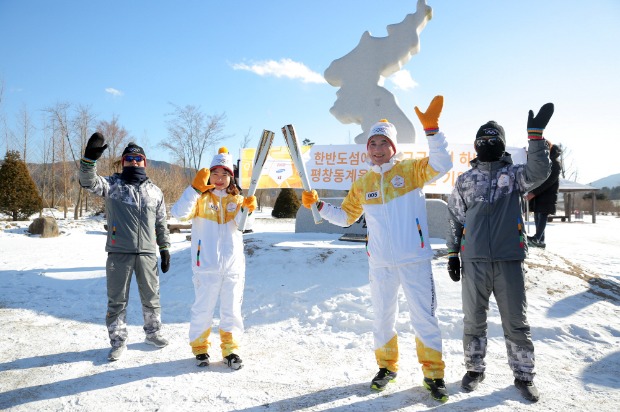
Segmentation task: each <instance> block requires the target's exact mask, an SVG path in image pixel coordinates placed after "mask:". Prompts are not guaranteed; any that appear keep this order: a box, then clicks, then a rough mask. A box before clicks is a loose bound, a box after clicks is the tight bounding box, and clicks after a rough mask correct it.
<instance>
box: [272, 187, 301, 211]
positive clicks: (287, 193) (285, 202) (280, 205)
mask: <svg viewBox="0 0 620 412" xmlns="http://www.w3.org/2000/svg"><path fill="white" fill-rule="evenodd" d="M300 205H301V202H300V201H299V199H298V198H297V195H296V194H295V190H293V189H290V188H285V189H282V190H280V193H279V194H278V197H277V198H276V203H275V204H274V205H273V210H272V211H271V216H273V217H276V218H283V219H284V218H294V217H295V216H297V210H298V209H299V206H300Z"/></svg>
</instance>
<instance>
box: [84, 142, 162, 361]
mask: <svg viewBox="0 0 620 412" xmlns="http://www.w3.org/2000/svg"><path fill="white" fill-rule="evenodd" d="M107 147H108V145H107V144H105V139H104V138H103V135H101V133H94V134H93V135H92V136H91V137H90V139H89V140H88V143H87V145H86V149H85V150H84V157H82V160H81V162H80V175H79V177H80V185H81V186H82V187H83V188H85V189H86V190H88V191H89V192H91V193H93V194H95V195H98V196H102V197H104V198H105V211H106V218H107V223H108V236H107V241H106V247H105V250H106V252H108V259H107V262H106V277H107V290H108V312H107V316H106V325H107V327H108V334H109V337H110V343H111V345H112V349H111V350H110V353H109V355H108V360H110V361H115V360H118V359H119V358H120V356H121V355H122V354H123V352H124V351H125V349H126V347H127V346H126V341H127V324H126V322H125V316H126V310H127V302H128V299H129V285H130V283H131V276H132V274H133V273H134V272H135V274H136V282H137V284H138V289H139V291H140V299H141V301H142V314H143V316H144V332H145V334H146V339H145V342H146V343H148V344H151V345H154V346H157V347H164V346H166V345H167V344H168V341H167V340H166V339H165V338H164V337H163V336H162V335H161V333H160V329H161V306H160V301H159V273H158V269H157V254H156V252H157V248H158V247H159V253H160V255H161V270H162V272H164V273H166V272H167V271H168V269H169V268H170V253H169V251H168V249H169V247H170V234H169V231H168V225H167V224H166V205H165V202H164V195H163V193H162V191H161V190H160V189H159V188H158V187H157V186H156V185H155V184H154V183H153V182H151V180H150V179H149V178H148V177H147V176H146V155H145V153H144V150H143V149H142V148H141V147H140V146H138V145H136V144H135V143H129V145H128V146H127V147H126V148H125V150H124V151H123V158H122V162H123V172H122V173H115V174H113V175H112V176H107V177H101V176H98V175H97V166H96V162H97V160H98V159H99V158H100V157H101V155H102V154H103V151H104V150H105V149H106V148H107Z"/></svg>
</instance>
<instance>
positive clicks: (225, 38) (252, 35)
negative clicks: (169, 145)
mask: <svg viewBox="0 0 620 412" xmlns="http://www.w3.org/2000/svg"><path fill="white" fill-rule="evenodd" d="M427 4H428V5H430V6H431V7H432V8H433V18H432V20H431V21H430V22H429V23H428V24H427V26H426V28H425V29H424V30H423V31H422V33H421V34H420V52H419V53H418V54H417V55H415V56H413V58H412V59H411V60H410V61H409V62H408V63H407V64H406V65H404V66H403V71H401V72H399V73H398V74H397V75H394V76H392V77H390V78H388V79H387V80H386V82H385V85H386V87H387V88H388V89H389V90H390V91H391V92H392V93H394V94H395V95H396V97H397V99H398V101H399V104H400V106H401V108H402V109H403V110H404V111H405V112H406V113H407V114H408V115H409V117H410V119H411V120H412V122H413V124H414V126H415V127H416V130H417V131H418V141H420V136H421V135H422V133H420V131H421V127H420V125H419V121H418V119H417V117H416V116H415V114H414V112H413V108H414V106H416V105H418V106H419V107H420V108H422V109H425V108H426V106H427V105H428V103H429V102H430V100H431V99H432V97H433V96H434V95H436V94H442V95H444V97H445V104H444V110H443V113H442V116H441V119H440V127H441V128H442V130H443V131H444V132H445V133H446V135H447V138H448V140H449V141H451V142H454V143H469V142H472V141H473V137H474V135H475V133H476V131H477V129H478V127H479V126H480V125H482V124H483V123H485V122H486V121H488V120H496V121H498V122H499V123H500V124H502V125H503V126H504V128H505V129H506V134H507V140H508V145H510V146H519V147H522V146H524V145H525V144H526V132H525V127H526V121H527V111H528V110H529V109H533V110H534V111H537V110H538V109H539V108H540V106H541V105H542V104H544V103H546V102H553V103H554V104H555V107H556V109H555V114H554V116H553V118H552V119H551V122H550V124H549V127H548V128H547V130H546V136H547V137H548V138H549V139H550V140H551V141H553V142H556V143H562V144H564V145H565V146H567V147H568V149H569V151H570V159H571V160H572V162H573V169H576V170H577V172H578V175H577V180H578V181H579V182H582V183H588V182H591V181H593V180H596V179H599V178H602V177H605V176H608V175H610V174H614V173H620V162H619V161H618V153H617V150H613V149H617V148H618V147H620V144H619V142H620V133H619V132H618V121H617V119H618V118H619V113H620V97H619V96H620V80H619V75H618V68H619V67H620V64H619V63H620V62H619V57H620V47H619V46H618V42H619V41H620V29H619V28H618V27H619V25H618V21H620V2H619V1H617V0H591V1H576V0H539V1H534V0H520V1H510V2H508V1H495V0H470V1H446V0H427ZM415 5H416V2H415V1H413V0H410V1H395V0H384V1H382V2H377V1H368V0H355V1H353V0H342V1H325V0H315V1H313V2H291V1H281V0H273V1H260V2H259V1H249V0H248V1H178V2H171V1H105V2H101V1H100V2H91V1H65V0H60V1H44V0H39V1H34V0H23V1H17V0H12V1H10V0H0V38H1V39H2V42H0V81H1V82H2V83H3V85H4V92H3V96H2V102H1V103H0V116H2V123H0V144H1V145H2V151H4V150H5V147H6V145H7V144H8V145H9V146H11V145H12V143H11V139H8V143H7V137H6V136H7V133H6V128H7V127H8V129H9V130H11V131H13V133H16V132H18V130H19V126H18V122H17V120H16V117H17V114H18V113H19V111H20V110H22V109H23V108H26V109H27V110H28V111H29V112H30V114H31V116H32V119H33V121H34V122H35V123H36V124H37V125H39V126H40V125H41V124H42V120H41V118H42V116H43V113H42V109H44V108H46V107H50V106H53V105H55V104H56V103H58V102H67V103H70V104H72V105H75V106H77V105H86V106H90V107H91V110H92V112H93V113H94V114H95V115H96V116H97V118H98V119H100V120H108V121H109V120H111V119H112V116H114V115H116V116H118V119H119V122H120V124H121V125H122V126H124V127H125V128H126V129H127V130H128V131H129V133H130V135H131V136H132V137H133V139H134V140H135V141H136V142H138V143H139V144H141V145H143V146H144V147H145V150H146V151H147V155H148V156H149V157H150V158H153V159H157V160H170V156H169V154H168V153H167V152H165V151H164V150H163V149H160V148H159V147H158V143H159V142H161V141H163V140H165V139H166V138H167V130H166V120H167V119H168V117H167V116H166V114H168V113H170V112H172V110H173V107H172V105H171V104H170V103H173V104H175V105H178V106H185V105H195V106H199V107H200V108H201V109H202V111H203V112H205V113H207V114H220V113H225V114H226V116H227V121H226V127H225V133H226V134H227V135H230V136H231V137H230V138H229V139H228V140H227V141H226V142H225V144H226V145H227V146H228V147H229V149H230V150H231V152H233V153H238V149H239V143H240V141H241V140H242V139H243V137H244V136H245V135H246V134H247V133H248V132H249V133H250V137H251V138H252V140H251V145H255V144H256V143H257V141H258V138H259V136H260V133H261V131H262V130H263V129H270V130H273V131H275V132H277V133H276V140H275V142H274V144H276V145H284V139H283V138H282V136H281V133H280V128H281V127H282V126H284V125H286V124H293V125H295V128H296V130H297V132H298V134H299V136H300V137H301V138H302V139H303V138H308V139H310V140H312V141H313V142H315V143H317V144H348V143H350V142H351V141H352V139H353V137H354V136H355V135H357V134H358V133H359V132H360V130H361V129H360V127H359V126H357V125H344V124H341V123H340V122H339V121H338V120H337V119H336V118H335V117H333V116H332V115H331V114H330V113H329V109H330V107H331V106H332V104H333V103H334V101H335V98H336V91H337V90H338V89H337V88H334V87H332V86H330V85H329V84H327V83H326V82H324V81H323V80H322V75H323V72H324V70H325V69H326V68H327V67H328V66H329V64H330V63H331V62H332V61H333V60H335V59H337V58H340V57H342V56H344V55H345V54H347V53H348V52H349V51H350V50H351V49H353V48H354V47H355V46H356V45H357V44H358V42H359V39H360V37H361V35H362V33H363V32H364V31H366V30H368V31H370V33H371V34H372V35H373V36H377V37H382V36H385V35H386V34H387V32H386V26H387V25H388V24H393V23H398V22H400V21H402V19H403V18H404V17H405V15H407V14H408V13H413V12H414V11H415ZM266 68H268V69H266ZM36 134H38V135H42V132H40V131H38V132H36ZM40 137H41V136H39V138H40ZM35 140H36V138H35ZM210 155H211V154H209V155H208V156H207V157H208V158H209V159H210V157H211V156H210Z"/></svg>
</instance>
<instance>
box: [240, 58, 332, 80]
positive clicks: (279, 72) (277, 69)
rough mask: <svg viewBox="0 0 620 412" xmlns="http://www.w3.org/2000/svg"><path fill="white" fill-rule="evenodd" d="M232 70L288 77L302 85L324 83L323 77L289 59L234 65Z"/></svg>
mask: <svg viewBox="0 0 620 412" xmlns="http://www.w3.org/2000/svg"><path fill="white" fill-rule="evenodd" d="M232 68H233V69H234V70H247V71H249V72H252V73H256V74H258V75H259V76H274V77H288V78H289V79H301V81H302V82H304V83H326V81H325V79H324V78H323V75H321V74H320V73H317V72H314V71H312V70H310V69H309V68H308V67H306V65H304V64H303V63H298V62H295V61H293V60H291V59H281V60H280V61H275V60H267V61H262V62H257V63H253V64H250V65H248V64H245V63H236V64H233V65H232Z"/></svg>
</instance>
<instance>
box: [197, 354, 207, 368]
mask: <svg viewBox="0 0 620 412" xmlns="http://www.w3.org/2000/svg"><path fill="white" fill-rule="evenodd" d="M196 365H197V366H200V367H204V366H209V354H208V353H201V354H200V355H196Z"/></svg>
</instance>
